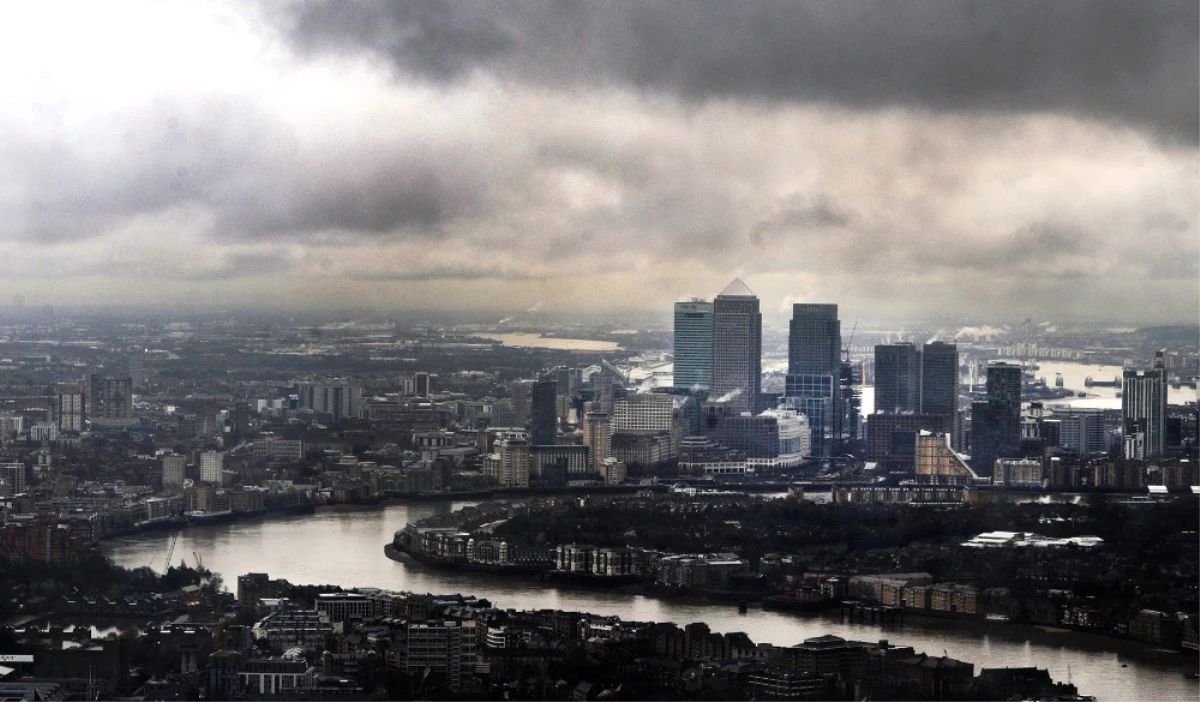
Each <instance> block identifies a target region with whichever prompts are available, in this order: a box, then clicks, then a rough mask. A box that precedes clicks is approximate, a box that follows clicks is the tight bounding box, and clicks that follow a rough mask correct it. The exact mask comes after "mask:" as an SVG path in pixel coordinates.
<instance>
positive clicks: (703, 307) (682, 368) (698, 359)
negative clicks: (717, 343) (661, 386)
mask: <svg viewBox="0 0 1200 702" xmlns="http://www.w3.org/2000/svg"><path fill="white" fill-rule="evenodd" d="M712 371H713V303H711V302H707V301H705V300H700V299H692V300H690V301H688V302H676V303H675V381H674V384H675V387H679V388H691V387H701V388H709V387H711V386H712Z"/></svg>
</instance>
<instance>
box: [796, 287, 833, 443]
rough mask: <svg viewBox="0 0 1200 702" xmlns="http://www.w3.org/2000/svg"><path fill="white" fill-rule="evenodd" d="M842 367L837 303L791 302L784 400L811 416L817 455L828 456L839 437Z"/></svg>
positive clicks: (809, 419) (810, 421) (809, 418)
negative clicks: (792, 303)
mask: <svg viewBox="0 0 1200 702" xmlns="http://www.w3.org/2000/svg"><path fill="white" fill-rule="evenodd" d="M841 366H842V323H841V322H840V321H839V320H838V307H837V305H832V304H797V305H792V321H791V324H790V325H789V328H788V374H787V378H786V379H785V382H786V385H785V389H784V396H785V400H784V402H785V404H786V405H787V406H788V407H791V408H793V409H795V410H796V411H798V412H803V413H804V414H805V415H806V416H807V417H808V426H809V428H810V429H811V430H812V455H813V456H816V457H820V458H827V457H828V456H829V454H830V451H831V450H832V448H833V444H834V442H835V441H836V440H837V439H838V437H837V434H838V433H839V427H840V422H839V421H838V418H839V416H840V413H841V408H842V402H841V394H840V391H839V390H840V384H841V383H840V381H841Z"/></svg>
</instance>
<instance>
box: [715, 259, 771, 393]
mask: <svg viewBox="0 0 1200 702" xmlns="http://www.w3.org/2000/svg"><path fill="white" fill-rule="evenodd" d="M761 385H762V313H761V312H759V308H758V297H757V296H755V294H754V293H753V292H752V291H751V290H750V288H749V287H747V286H746V284H745V283H743V282H742V279H741V278H734V279H733V282H731V283H730V284H729V285H727V286H725V289H724V290H722V291H721V293H720V294H719V295H717V299H716V300H714V301H713V359H712V390H711V392H710V393H709V398H710V399H711V400H714V401H718V402H726V403H728V404H729V405H730V406H732V407H733V408H734V409H736V410H737V411H740V412H751V413H755V412H758V409H759V407H758V396H759V390H760V387H761Z"/></svg>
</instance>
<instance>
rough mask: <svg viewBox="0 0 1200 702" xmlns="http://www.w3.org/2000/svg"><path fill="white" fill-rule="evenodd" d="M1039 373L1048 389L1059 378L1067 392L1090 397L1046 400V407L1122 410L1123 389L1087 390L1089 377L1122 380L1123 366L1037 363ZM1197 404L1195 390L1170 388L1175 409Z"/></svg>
mask: <svg viewBox="0 0 1200 702" xmlns="http://www.w3.org/2000/svg"><path fill="white" fill-rule="evenodd" d="M1037 364H1038V370H1036V371H1034V372H1033V375H1034V377H1035V378H1044V379H1045V381H1046V385H1047V386H1049V387H1054V384H1055V379H1056V377H1057V375H1058V374H1061V375H1062V379H1063V387H1064V388H1066V389H1067V390H1075V391H1076V392H1077V393H1078V392H1086V393H1087V397H1073V398H1071V397H1068V398H1063V399H1061V400H1046V401H1045V403H1046V404H1047V405H1070V406H1072V407H1080V408H1084V407H1087V408H1098V409H1121V398H1119V397H1117V393H1118V392H1120V390H1121V388H1120V387H1110V388H1105V387H1090V388H1089V387H1087V385H1086V382H1087V379H1088V377H1089V376H1090V377H1091V378H1092V380H1099V381H1104V382H1111V381H1112V380H1113V378H1117V379H1120V378H1121V377H1122V375H1123V373H1124V369H1123V368H1121V366H1098V365H1095V364H1089V363H1073V362H1067V361H1038V362H1037ZM1195 401H1196V391H1195V390H1194V389H1193V388H1188V387H1179V388H1172V387H1168V388H1167V402H1168V403H1169V404H1172V405H1182V404H1185V403H1188V402H1195Z"/></svg>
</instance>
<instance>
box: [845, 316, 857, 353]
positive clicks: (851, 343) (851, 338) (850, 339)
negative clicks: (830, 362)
mask: <svg viewBox="0 0 1200 702" xmlns="http://www.w3.org/2000/svg"><path fill="white" fill-rule="evenodd" d="M856 331H858V320H857V319H856V320H854V326H852V327H851V328H850V336H848V337H847V338H846V345H845V346H843V347H842V362H843V363H849V362H850V349H852V348H854V332H856Z"/></svg>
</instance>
